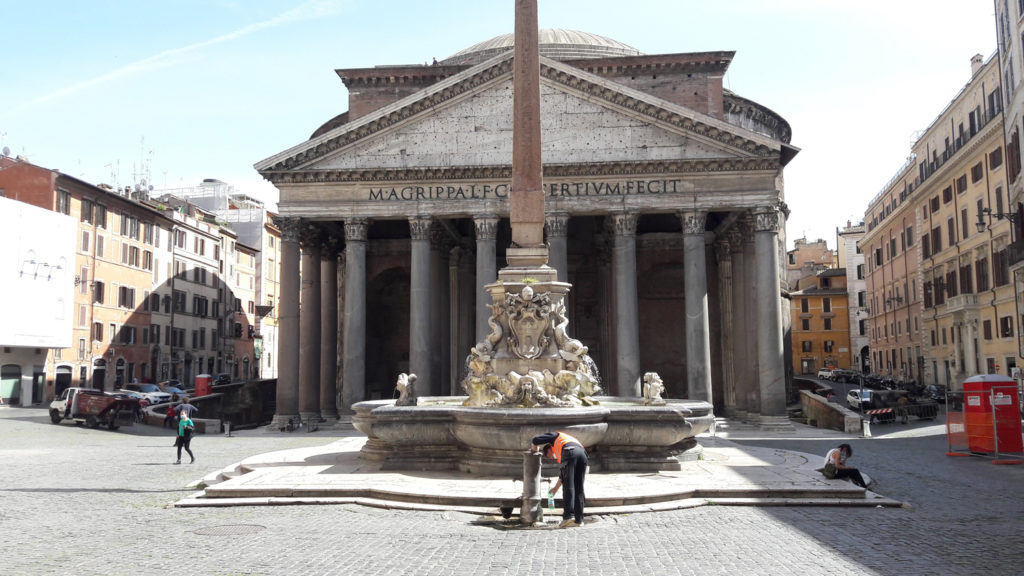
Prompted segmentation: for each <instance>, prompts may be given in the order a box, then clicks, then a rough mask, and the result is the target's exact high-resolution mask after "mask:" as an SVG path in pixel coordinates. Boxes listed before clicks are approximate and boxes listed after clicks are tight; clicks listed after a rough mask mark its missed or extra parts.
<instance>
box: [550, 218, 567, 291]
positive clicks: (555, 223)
mask: <svg viewBox="0 0 1024 576" xmlns="http://www.w3.org/2000/svg"><path fill="white" fill-rule="evenodd" d="M544 226H545V228H546V230H547V233H548V264H549V265H550V266H551V267H552V268H554V269H555V270H557V271H558V281H559V282H568V281H569V247H568V244H567V240H566V238H567V236H566V233H567V232H568V229H569V215H568V214H566V213H565V212H556V213H553V214H548V215H547V216H545V217H544Z"/></svg>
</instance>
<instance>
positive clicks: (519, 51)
mask: <svg viewBox="0 0 1024 576" xmlns="http://www.w3.org/2000/svg"><path fill="white" fill-rule="evenodd" d="M515 17H516V24H515V44H514V52H513V56H514V59H513V68H512V75H513V76H512V193H511V194H509V223H510V224H511V226H512V246H511V247H510V248H509V249H508V252H507V260H508V265H509V266H510V267H514V268H539V267H541V266H543V265H545V264H547V260H548V252H547V247H546V246H545V245H544V184H543V166H542V164H541V147H540V56H539V49H538V44H537V36H538V34H537V0H516V14H515Z"/></svg>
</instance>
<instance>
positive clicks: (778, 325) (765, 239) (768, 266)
mask: <svg viewBox="0 0 1024 576" xmlns="http://www.w3.org/2000/svg"><path fill="white" fill-rule="evenodd" d="M780 221H781V214H780V211H779V209H778V207H776V206H766V207H762V208H759V209H757V210H755V212H754V250H755V252H756V253H757V277H756V282H757V299H756V300H755V301H756V303H757V324H758V335H757V336H758V337H757V358H758V388H759V390H760V392H761V425H762V426H770V427H775V426H787V427H790V426H792V425H791V424H789V421H788V420H787V419H786V373H785V364H784V362H785V360H784V358H783V346H782V313H781V310H780V307H779V303H780V298H781V296H780V284H779V247H778V242H779V240H778V239H779V228H780Z"/></svg>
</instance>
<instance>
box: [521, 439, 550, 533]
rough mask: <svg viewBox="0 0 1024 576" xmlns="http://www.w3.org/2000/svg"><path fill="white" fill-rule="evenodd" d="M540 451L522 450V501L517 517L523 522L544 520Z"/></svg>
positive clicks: (533, 522) (531, 522)
mask: <svg viewBox="0 0 1024 576" xmlns="http://www.w3.org/2000/svg"><path fill="white" fill-rule="evenodd" d="M541 458H543V455H542V454H540V453H536V452H532V451H530V450H526V451H524V452H523V501H522V503H521V504H520V506H519V519H520V520H521V521H522V522H523V523H525V524H535V523H537V522H541V521H543V520H544V503H543V502H544V499H543V498H541V494H540V470H541Z"/></svg>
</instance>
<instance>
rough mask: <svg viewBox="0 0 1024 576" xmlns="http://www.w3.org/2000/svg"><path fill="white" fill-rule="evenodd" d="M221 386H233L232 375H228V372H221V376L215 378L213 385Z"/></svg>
mask: <svg viewBox="0 0 1024 576" xmlns="http://www.w3.org/2000/svg"><path fill="white" fill-rule="evenodd" d="M219 384H231V374H228V373H227V372H221V373H220V374H217V375H216V376H214V377H213V385H214V386H217V385H219Z"/></svg>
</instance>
